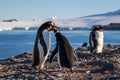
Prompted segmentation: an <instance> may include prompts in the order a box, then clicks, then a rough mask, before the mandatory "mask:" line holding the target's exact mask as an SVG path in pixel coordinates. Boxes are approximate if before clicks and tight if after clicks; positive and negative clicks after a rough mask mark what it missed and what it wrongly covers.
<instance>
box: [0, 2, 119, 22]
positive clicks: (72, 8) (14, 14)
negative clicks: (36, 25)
mask: <svg viewBox="0 0 120 80" xmlns="http://www.w3.org/2000/svg"><path fill="white" fill-rule="evenodd" d="M118 9H120V0H0V21H2V20H7V19H13V18H15V19H18V20H32V19H47V18H50V17H58V18H60V19H66V18H74V17H82V16H87V15H91V14H98V13H105V12H109V11H115V10H118Z"/></svg>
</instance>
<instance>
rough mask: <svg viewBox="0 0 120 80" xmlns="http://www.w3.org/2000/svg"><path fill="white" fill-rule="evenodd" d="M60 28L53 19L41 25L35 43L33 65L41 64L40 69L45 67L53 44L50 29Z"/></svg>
mask: <svg viewBox="0 0 120 80" xmlns="http://www.w3.org/2000/svg"><path fill="white" fill-rule="evenodd" d="M58 29H59V28H58V27H57V26H56V25H55V23H54V22H53V21H47V22H45V23H43V24H42V25H41V26H40V27H39V29H38V31H37V35H36V39H35V43H34V51H33V58H34V61H33V64H32V66H33V67H35V66H37V65H39V69H40V70H43V69H44V63H45V61H46V59H47V57H48V54H49V51H50V44H51V41H50V40H51V38H50V35H49V31H52V30H58Z"/></svg>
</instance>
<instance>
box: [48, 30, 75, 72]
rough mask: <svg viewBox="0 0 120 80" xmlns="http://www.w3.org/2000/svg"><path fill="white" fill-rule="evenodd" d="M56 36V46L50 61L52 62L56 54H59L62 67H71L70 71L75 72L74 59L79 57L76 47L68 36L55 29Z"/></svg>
mask: <svg viewBox="0 0 120 80" xmlns="http://www.w3.org/2000/svg"><path fill="white" fill-rule="evenodd" d="M55 37H56V47H55V49H54V50H53V52H52V54H51V57H50V63H51V62H52V60H53V58H54V56H55V55H56V54H57V57H58V63H59V66H60V69H62V68H64V69H65V68H66V69H67V70H69V69H70V71H71V72H73V70H72V67H73V61H74V60H75V59H77V57H76V54H75V50H74V48H73V47H72V45H71V44H70V42H69V41H68V40H67V38H66V37H65V36H63V35H62V34H61V33H60V32H59V31H55Z"/></svg>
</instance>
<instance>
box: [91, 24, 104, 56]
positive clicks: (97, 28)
mask: <svg viewBox="0 0 120 80" xmlns="http://www.w3.org/2000/svg"><path fill="white" fill-rule="evenodd" d="M104 27H105V26H102V25H94V26H93V27H92V31H91V32H90V36H89V44H90V52H91V53H95V54H98V53H102V51H103V39H104V34H103V28H104Z"/></svg>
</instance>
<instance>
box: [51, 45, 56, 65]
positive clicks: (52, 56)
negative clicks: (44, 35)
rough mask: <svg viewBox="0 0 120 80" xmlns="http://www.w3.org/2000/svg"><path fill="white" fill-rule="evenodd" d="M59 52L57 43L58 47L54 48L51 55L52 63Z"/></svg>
mask: <svg viewBox="0 0 120 80" xmlns="http://www.w3.org/2000/svg"><path fill="white" fill-rule="evenodd" d="M57 52H58V45H57V44H56V47H55V49H54V50H53V52H52V54H51V57H50V63H52V60H53V58H54V56H55V55H56V54H57Z"/></svg>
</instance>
